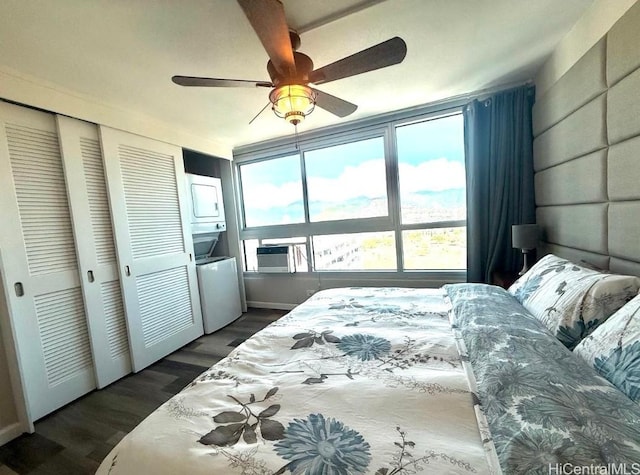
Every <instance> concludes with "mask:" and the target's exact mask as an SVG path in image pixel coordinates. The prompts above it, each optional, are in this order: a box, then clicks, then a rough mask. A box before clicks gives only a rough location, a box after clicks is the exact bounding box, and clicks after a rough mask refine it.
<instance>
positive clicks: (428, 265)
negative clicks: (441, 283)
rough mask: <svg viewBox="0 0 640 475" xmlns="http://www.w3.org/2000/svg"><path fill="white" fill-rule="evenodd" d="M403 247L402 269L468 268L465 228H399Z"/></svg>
mask: <svg viewBox="0 0 640 475" xmlns="http://www.w3.org/2000/svg"><path fill="white" fill-rule="evenodd" d="M402 249H403V251H404V252H403V259H404V268H405V269H409V270H427V269H441V270H444V269H460V270H464V269H466V268H467V230H466V228H465V227H457V228H440V229H417V230H411V231H402Z"/></svg>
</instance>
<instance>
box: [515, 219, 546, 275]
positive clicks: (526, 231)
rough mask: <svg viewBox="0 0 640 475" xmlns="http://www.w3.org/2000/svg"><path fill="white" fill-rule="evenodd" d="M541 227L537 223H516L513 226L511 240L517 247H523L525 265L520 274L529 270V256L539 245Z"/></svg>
mask: <svg viewBox="0 0 640 475" xmlns="http://www.w3.org/2000/svg"><path fill="white" fill-rule="evenodd" d="M539 237H540V227H539V226H538V225H537V224H514V225H513V226H511V242H512V244H513V247H514V248H515V249H521V250H522V254H523V256H524V265H523V266H522V270H521V271H520V272H519V273H518V275H523V274H524V273H525V272H527V271H528V270H529V261H528V256H529V253H530V252H531V251H533V250H534V249H535V248H536V247H538V239H539Z"/></svg>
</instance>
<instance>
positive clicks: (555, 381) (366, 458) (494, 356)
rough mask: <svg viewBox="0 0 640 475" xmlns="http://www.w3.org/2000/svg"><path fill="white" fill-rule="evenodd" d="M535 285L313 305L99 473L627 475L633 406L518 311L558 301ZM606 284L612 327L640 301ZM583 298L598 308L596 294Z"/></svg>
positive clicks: (639, 458) (224, 365)
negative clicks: (590, 472)
mask: <svg viewBox="0 0 640 475" xmlns="http://www.w3.org/2000/svg"><path fill="white" fill-rule="evenodd" d="M554 257H555V256H554ZM556 259H559V258H556ZM543 261H544V259H543ZM557 262H559V261H553V262H551V263H549V262H547V264H546V265H547V266H549V265H551V266H553V265H556V267H555V268H554V269H557V265H558V264H557ZM563 262H567V264H566V267H567V269H566V270H567V271H568V272H573V273H574V274H575V275H573V277H575V278H576V279H577V278H580V279H582V281H585V279H587V278H586V277H584V275H582V274H580V276H578V275H577V274H576V273H575V270H572V268H573V267H576V266H574V265H573V264H571V265H569V264H568V261H563ZM572 266H573V267H572ZM543 269H546V267H544V268H543ZM580 269H581V271H580V272H587V273H589V272H594V273H595V271H590V270H586V269H582V268H580ZM541 272H542V271H541V267H538V268H536V267H534V269H532V270H531V271H530V273H529V274H528V275H527V276H526V277H527V279H521V281H519V282H518V283H516V284H514V287H513V288H512V289H511V293H510V292H508V291H506V290H504V289H501V288H498V287H494V286H489V285H480V284H456V285H448V286H445V287H443V288H441V289H431V290H429V289H406V288H346V289H332V290H325V291H322V292H319V293H317V294H316V295H315V296H313V297H312V298H311V299H309V300H308V301H307V302H305V303H304V304H302V305H300V306H298V307H297V308H295V309H294V310H293V311H291V312H290V313H289V314H288V315H286V316H284V317H283V318H281V319H280V320H278V321H277V322H275V323H273V324H271V325H270V326H268V327H267V328H265V329H264V330H262V331H261V332H259V333H257V334H256V335H254V336H253V337H252V338H250V339H248V340H247V341H246V342H244V343H243V344H242V345H240V346H238V347H237V348H236V349H235V350H234V351H233V352H232V353H231V354H230V355H229V356H228V357H227V358H226V359H224V360H223V361H221V362H220V363H218V364H216V365H214V366H213V367H212V368H211V369H209V370H208V371H206V372H205V373H203V374H202V375H201V376H199V377H198V378H197V379H196V380H194V381H193V382H192V383H191V384H190V385H189V386H188V387H186V388H185V389H184V390H183V391H182V392H180V393H179V394H177V395H176V396H175V397H173V398H172V399H171V400H169V401H168V402H167V403H165V404H164V405H163V406H161V407H160V408H159V409H158V410H156V411H155V412H154V413H153V414H151V415H150V416H149V417H148V418H147V419H146V420H144V421H143V422H142V423H141V424H140V425H139V426H138V427H137V428H136V429H135V430H134V431H132V432H131V433H130V434H128V435H127V436H126V437H125V438H124V439H123V440H122V441H121V442H120V443H119V444H118V445H117V446H116V447H115V448H114V449H113V451H112V452H111V453H110V454H109V455H108V456H107V457H106V458H105V460H104V461H103V463H102V465H101V467H100V469H99V470H98V473H100V474H113V475H117V474H129V473H154V474H165V473H166V474H174V473H189V474H199V473H203V474H204V473H207V474H212V473H215V474H217V473H220V474H236V473H237V474H285V473H291V474H360V473H371V474H376V475H391V474H413V473H419V472H423V473H438V474H447V473H452V474H453V473H455V474H459V473H474V474H491V473H494V474H499V473H507V474H511V473H550V472H549V467H550V466H558V467H559V466H560V465H559V464H564V463H571V464H574V465H581V466H586V465H596V466H604V465H606V464H612V463H615V464H625V463H626V464H628V466H629V467H631V466H632V465H631V464H633V463H638V462H640V405H639V404H638V403H637V402H636V401H634V400H632V399H631V398H630V397H629V395H627V394H625V392H623V391H622V390H621V389H619V388H618V387H616V385H615V384H614V383H612V382H610V381H608V380H607V379H606V378H604V377H603V376H602V375H600V374H599V373H598V372H597V371H596V370H595V369H594V368H593V365H592V364H590V363H589V361H588V360H587V359H584V358H581V357H579V356H578V355H576V354H575V351H573V352H572V351H571V350H570V349H569V347H568V346H571V345H570V344H569V345H567V341H563V340H562V338H559V336H558V335H559V334H558V332H557V331H555V330H554V328H555V327H553V326H550V325H549V324H548V322H546V323H545V322H543V321H542V320H541V319H540V318H539V316H536V315H535V313H532V312H530V311H529V310H527V308H526V306H525V305H524V304H523V303H522V302H524V303H525V304H526V302H527V300H531V299H533V301H535V300H536V292H542V294H544V291H543V290H544V289H542V288H541V287H544V285H540V280H543V281H545V280H548V281H549V283H550V285H552V286H554V287H557V285H556V283H555V281H553V279H556V278H558V276H560V275H561V273H560V272H555V270H554V272H552V273H551V272H546V273H545V274H544V276H543V277H542V278H541V279H537V278H536V273H537V274H540V273H541ZM630 279H631V280H630ZM587 280H588V279H587ZM598 280H602V279H601V278H599V279H598ZM604 280H605V281H607V285H606V286H605V288H604V290H603V289H601V291H605V292H609V293H610V292H611V289H612V287H611V286H612V285H615V286H618V287H620V286H622V287H624V289H625V290H624V292H625V293H624V295H621V296H620V299H619V300H620V302H619V304H616V305H614V304H613V303H611V302H612V301H613V300H615V299H609V300H608V302H609V303H608V306H605V307H607V308H606V310H603V311H606V312H611V313H616V310H617V308H616V309H615V310H612V308H614V307H624V304H625V303H626V301H627V300H629V299H630V298H631V297H633V295H635V294H637V293H638V287H640V280H638V279H635V280H633V278H629V279H627V280H626V281H625V282H624V283H622V282H619V281H615V282H614V283H612V282H613V281H614V280H615V279H611V278H609V277H607V278H605V279H604ZM629 283H631V286H629V285H628V284H629ZM575 287H576V285H572V288H575ZM618 287H617V288H618ZM586 288H587V292H590V293H589V295H591V297H593V292H594V285H593V284H592V283H590V284H589V285H588V286H587V287H586ZM542 294H541V295H542ZM523 297H525V298H523ZM538 297H539V296H538ZM584 298H585V296H584V295H583V296H582V299H583V300H582V304H583V305H581V307H580V308H581V310H580V315H579V318H583V319H585V321H587V322H588V321H591V319H593V318H596V316H594V315H595V314H593V312H592V313H590V314H589V315H587V312H586V310H584V308H583V307H585V305H584ZM543 300H544V299H543ZM521 301H522V302H521ZM559 305H560V304H559V303H558V304H557V305H556V306H559ZM638 306H640V303H639V304H638ZM600 307H602V306H600ZM600 307H599V308H600ZM600 310H602V308H600ZM562 323H566V322H562ZM603 326H604V325H603ZM563 327H566V325H564V326H563ZM591 327H595V325H591ZM591 332H592V329H591V328H590V329H589V330H588V331H587V330H585V333H584V335H581V336H580V337H579V339H580V340H583V339H586V337H587V335H591ZM576 338H578V336H576ZM587 352H588V351H587ZM554 464H556V465H554ZM558 473H559V472H558Z"/></svg>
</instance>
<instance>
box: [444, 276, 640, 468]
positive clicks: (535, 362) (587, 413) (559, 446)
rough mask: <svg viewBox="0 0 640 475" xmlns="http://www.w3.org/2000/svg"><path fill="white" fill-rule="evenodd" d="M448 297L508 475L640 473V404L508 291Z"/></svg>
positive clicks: (471, 290)
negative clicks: (556, 335)
mask: <svg viewBox="0 0 640 475" xmlns="http://www.w3.org/2000/svg"><path fill="white" fill-rule="evenodd" d="M445 289H446V290H447V292H448V295H449V297H450V299H451V302H452V306H453V308H452V313H451V315H452V317H453V318H452V323H453V327H454V332H455V333H456V335H457V337H458V338H459V343H460V353H461V354H462V360H463V365H464V366H465V368H466V369H467V370H469V372H470V383H471V387H472V389H473V390H474V393H476V394H477V395H478V398H479V401H481V407H482V412H483V413H484V414H485V415H486V418H487V420H488V423H489V428H490V433H491V435H492V438H493V442H494V445H495V447H496V450H497V453H498V457H499V460H500V464H501V466H502V469H503V470H504V472H505V473H508V474H512V473H513V474H538V473H539V474H550V473H582V474H586V473H592V474H595V473H598V474H600V473H603V474H605V473H606V474H608V473H621V474H622V473H624V474H631V473H640V405H638V404H637V403H635V402H633V401H631V399H629V398H627V396H625V394H624V393H622V392H621V391H619V390H618V389H617V388H615V387H614V386H613V385H612V384H611V383H609V382H608V381H607V380H606V379H604V378H602V377H600V376H599V375H598V374H597V373H596V372H595V371H594V370H593V368H591V366H590V365H589V364H587V363H586V362H585V361H584V360H582V359H581V358H579V357H578V356H577V355H575V354H573V353H572V352H571V351H569V350H568V349H567V348H566V347H565V346H564V345H563V344H562V343H561V342H560V341H559V340H558V339H557V338H555V337H554V336H553V335H552V334H551V333H550V332H549V330H547V328H546V327H545V326H544V325H543V324H542V323H541V322H540V321H539V320H537V319H536V318H535V317H533V316H532V315H531V314H530V313H529V312H527V310H526V309H525V308H524V307H522V306H521V305H520V304H519V303H518V302H517V301H516V300H515V299H514V298H513V297H512V296H511V295H510V294H509V293H508V292H506V291H505V290H503V289H500V288H498V287H492V286H487V285H479V284H456V285H448V286H445ZM585 467H586V468H585Z"/></svg>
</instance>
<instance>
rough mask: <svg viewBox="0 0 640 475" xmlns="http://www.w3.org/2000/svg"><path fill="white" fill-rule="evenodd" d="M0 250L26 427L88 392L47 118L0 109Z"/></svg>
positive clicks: (79, 309) (81, 325) (65, 208)
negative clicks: (24, 408) (24, 404)
mask: <svg viewBox="0 0 640 475" xmlns="http://www.w3.org/2000/svg"><path fill="white" fill-rule="evenodd" d="M0 223H1V226H0V249H1V252H2V265H3V271H4V280H5V282H4V284H5V292H6V297H7V304H8V306H9V312H10V314H11V322H12V325H13V330H14V335H15V340H16V341H15V344H16V350H17V353H18V360H19V365H20V372H21V376H22V382H23V387H24V389H25V391H24V392H25V397H26V399H27V406H28V410H29V418H30V420H31V421H33V420H36V419H39V418H40V417H42V416H44V415H46V414H48V413H49V412H51V411H53V410H55V409H57V408H59V407H60V406H62V405H64V404H66V403H68V402H70V401H72V400H74V399H76V398H77V397H79V396H81V395H83V394H85V393H87V392H89V391H91V390H92V389H94V388H95V386H96V385H95V377H94V369H93V359H92V356H91V346H90V342H89V333H88V328H87V320H86V314H85V307H84V302H83V296H82V289H81V283H80V279H79V274H78V261H77V258H76V248H75V243H74V236H73V229H72V225H71V213H70V211H69V202H68V199H67V190H66V183H65V177H64V171H63V166H62V159H61V156H60V147H59V141H58V134H57V130H56V120H55V117H54V116H53V115H51V114H46V113H44V112H39V111H34V110H30V109H26V108H22V107H18V106H14V105H10V104H6V103H0Z"/></svg>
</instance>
